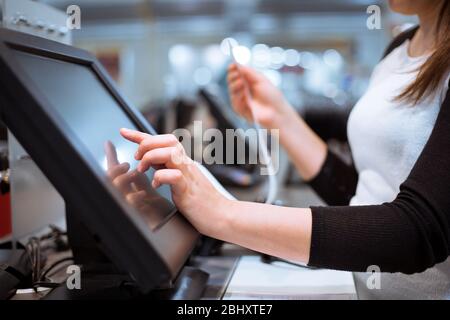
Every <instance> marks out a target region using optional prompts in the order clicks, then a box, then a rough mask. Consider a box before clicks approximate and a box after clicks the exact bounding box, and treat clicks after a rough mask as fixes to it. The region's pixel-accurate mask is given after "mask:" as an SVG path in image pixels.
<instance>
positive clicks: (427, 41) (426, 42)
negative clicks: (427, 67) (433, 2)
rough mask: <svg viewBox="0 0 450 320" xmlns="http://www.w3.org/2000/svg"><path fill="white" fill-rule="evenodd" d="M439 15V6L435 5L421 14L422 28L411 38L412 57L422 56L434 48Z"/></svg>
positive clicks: (410, 51) (410, 53) (410, 52)
mask: <svg viewBox="0 0 450 320" xmlns="http://www.w3.org/2000/svg"><path fill="white" fill-rule="evenodd" d="M438 15H439V6H433V7H432V8H430V9H429V10H424V11H423V12H421V13H420V14H418V17H419V24H420V28H419V30H417V32H416V34H415V35H414V37H413V38H412V40H411V44H410V46H409V52H408V54H409V55H410V56H412V57H418V56H422V55H424V54H427V53H429V52H432V51H433V50H434V47H435V44H436V37H437V29H436V21H437V18H438Z"/></svg>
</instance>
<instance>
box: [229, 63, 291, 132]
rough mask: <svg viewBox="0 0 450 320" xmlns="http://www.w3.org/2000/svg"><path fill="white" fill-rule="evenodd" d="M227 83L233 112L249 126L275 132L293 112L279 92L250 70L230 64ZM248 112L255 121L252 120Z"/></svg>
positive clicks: (260, 75) (258, 74)
mask: <svg viewBox="0 0 450 320" xmlns="http://www.w3.org/2000/svg"><path fill="white" fill-rule="evenodd" d="M227 81H228V90H229V94H230V99H231V104H232V105H233V108H234V110H235V111H236V112H237V113H238V114H239V115H241V116H242V117H244V118H245V119H246V120H247V121H249V122H254V121H255V120H256V121H257V122H258V123H259V124H261V125H262V126H263V127H266V128H268V129H279V128H280V126H281V124H282V123H283V122H284V120H285V119H286V117H289V116H290V114H291V113H292V112H294V110H293V108H292V107H291V106H290V105H289V103H288V102H287V101H286V99H285V98H284V96H283V94H282V93H281V91H280V90H279V89H278V88H277V87H275V86H274V85H273V84H272V83H271V82H270V81H269V79H267V78H266V77H265V76H263V75H262V74H260V73H258V72H257V71H255V70H253V69H252V68H249V67H246V66H242V65H239V66H238V65H236V64H235V63H233V64H231V65H230V66H229V67H228V76H227ZM251 109H252V110H253V112H254V115H255V117H256V118H257V119H253V117H252V111H251Z"/></svg>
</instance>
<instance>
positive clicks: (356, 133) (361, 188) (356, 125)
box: [347, 40, 448, 205]
mask: <svg viewBox="0 0 450 320" xmlns="http://www.w3.org/2000/svg"><path fill="white" fill-rule="evenodd" d="M409 43H410V42H409V40H407V41H405V42H404V43H403V44H402V45H400V46H399V47H397V48H396V49H394V50H393V51H392V52H391V53H390V54H389V55H388V56H387V57H386V58H385V59H383V60H382V61H381V62H380V63H379V64H378V65H377V66H376V67H375V69H374V71H373V74H372V77H371V79H370V84H369V87H368V89H367V91H366V93H365V94H364V95H363V96H362V97H361V99H360V100H359V101H358V103H357V104H356V105H355V107H354V109H353V110H352V112H351V114H350V118H349V121H348V127H347V133H348V139H349V143H350V147H351V150H352V155H353V160H354V162H355V166H356V169H357V171H358V173H359V179H358V185H357V189H356V194H355V195H354V197H353V198H352V199H351V202H350V204H351V205H369V204H381V203H383V202H390V201H392V200H394V199H395V197H396V195H397V194H398V192H399V186H400V184H401V183H402V182H403V181H405V180H406V178H407V177H408V174H409V173H410V171H411V169H412V167H413V166H414V163H415V162H416V160H417V158H418V157H419V155H420V153H421V151H422V150H423V147H424V146H425V143H426V142H427V140H428V138H429V137H430V134H431V130H432V129H433V127H434V123H435V121H436V118H437V115H438V113H439V109H440V106H441V104H442V102H443V100H444V98H445V94H446V92H447V89H448V78H447V80H446V81H445V83H442V86H441V89H440V90H438V91H439V92H437V93H436V94H435V95H434V96H433V97H429V98H426V99H424V100H423V101H421V102H419V103H418V104H417V105H415V106H412V105H411V104H410V103H407V102H398V101H393V99H394V98H395V97H396V96H397V95H398V94H399V93H401V92H402V90H403V89H404V88H405V87H406V86H407V85H408V84H410V83H411V82H412V81H413V80H414V79H415V78H416V76H417V72H418V70H417V69H418V68H419V67H420V66H421V64H422V63H423V62H424V61H426V59H427V56H421V57H410V56H409V55H408V47H409Z"/></svg>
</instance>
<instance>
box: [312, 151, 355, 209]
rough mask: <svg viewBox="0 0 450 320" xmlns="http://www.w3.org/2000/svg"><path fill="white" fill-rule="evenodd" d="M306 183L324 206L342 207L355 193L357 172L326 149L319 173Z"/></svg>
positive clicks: (352, 166)
mask: <svg viewBox="0 0 450 320" xmlns="http://www.w3.org/2000/svg"><path fill="white" fill-rule="evenodd" d="M308 183H309V185H310V186H311V187H312V188H313V189H314V191H315V192H316V193H317V194H318V195H319V196H320V197H321V198H322V200H323V201H325V203H326V204H328V205H333V206H344V205H348V204H349V202H350V199H351V198H352V197H353V195H354V194H355V192H356V185H357V183H358V172H357V171H356V169H355V167H354V165H353V164H347V163H345V162H344V161H343V160H342V159H340V158H339V157H338V156H336V155H335V154H334V153H333V151H331V150H330V149H328V151H327V157H326V159H325V162H324V164H323V165H322V168H321V169H320V172H319V173H318V174H317V175H316V176H315V177H314V178H313V179H312V180H310V181H309V182H308Z"/></svg>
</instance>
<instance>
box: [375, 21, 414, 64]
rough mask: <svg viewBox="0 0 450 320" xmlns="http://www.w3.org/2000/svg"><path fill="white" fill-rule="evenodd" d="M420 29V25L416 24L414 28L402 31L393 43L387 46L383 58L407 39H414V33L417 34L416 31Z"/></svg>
mask: <svg viewBox="0 0 450 320" xmlns="http://www.w3.org/2000/svg"><path fill="white" fill-rule="evenodd" d="M418 29H419V26H418V25H417V26H414V27H412V28H409V29H407V30H405V31H403V32H401V33H400V34H399V35H397V36H396V37H395V38H394V39H393V40H392V41H391V43H389V45H388V46H387V48H386V50H385V51H384V54H383V57H382V59H384V58H385V57H386V56H388V55H389V54H390V53H391V52H392V51H394V49H395V48H397V47H399V46H400V45H402V44H403V43H404V42H405V41H406V40H410V39H412V37H414V35H415V34H416V31H417V30H418Z"/></svg>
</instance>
